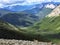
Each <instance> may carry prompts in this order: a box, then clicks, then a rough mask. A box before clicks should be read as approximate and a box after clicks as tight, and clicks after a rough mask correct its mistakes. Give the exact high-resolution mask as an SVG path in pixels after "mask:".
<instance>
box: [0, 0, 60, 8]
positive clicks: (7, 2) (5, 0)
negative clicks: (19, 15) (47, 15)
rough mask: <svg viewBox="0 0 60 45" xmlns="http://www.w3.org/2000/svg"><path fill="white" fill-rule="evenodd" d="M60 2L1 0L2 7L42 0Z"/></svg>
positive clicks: (57, 0) (0, 6)
mask: <svg viewBox="0 0 60 45" xmlns="http://www.w3.org/2000/svg"><path fill="white" fill-rule="evenodd" d="M51 1H54V2H60V0H0V8H3V7H8V6H15V5H22V6H24V5H33V4H38V3H42V2H51Z"/></svg>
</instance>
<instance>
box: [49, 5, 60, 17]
mask: <svg viewBox="0 0 60 45" xmlns="http://www.w3.org/2000/svg"><path fill="white" fill-rule="evenodd" d="M59 15H60V5H59V6H57V7H56V8H55V9H54V10H53V11H52V12H51V13H50V14H49V15H48V17H54V16H59Z"/></svg>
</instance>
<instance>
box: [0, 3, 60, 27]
mask: <svg viewBox="0 0 60 45" xmlns="http://www.w3.org/2000/svg"><path fill="white" fill-rule="evenodd" d="M59 4H60V3H59V2H47V3H41V4H36V5H30V6H28V7H27V6H20V5H16V6H13V7H11V9H9V8H10V7H5V8H0V19H2V20H4V21H6V22H8V23H11V24H13V25H15V26H24V27H25V26H31V25H33V24H34V23H35V22H37V21H39V20H41V19H42V18H44V17H45V16H46V15H48V14H49V13H51V11H52V10H53V9H55V8H56V7H57V6H58V5H59ZM22 7H23V8H22ZM22 9H23V10H22Z"/></svg>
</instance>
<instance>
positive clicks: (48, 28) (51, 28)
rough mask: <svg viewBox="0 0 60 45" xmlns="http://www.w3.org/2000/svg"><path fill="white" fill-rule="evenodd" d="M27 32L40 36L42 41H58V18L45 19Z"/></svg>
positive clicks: (59, 33)
mask: <svg viewBox="0 0 60 45" xmlns="http://www.w3.org/2000/svg"><path fill="white" fill-rule="evenodd" d="M29 30H30V31H31V30H32V31H33V32H35V34H37V35H38V34H39V35H41V36H42V37H43V38H41V39H42V40H44V41H53V42H57V41H60V16H58V17H46V18H44V19H43V20H41V21H40V22H38V23H36V24H34V26H32V27H29Z"/></svg>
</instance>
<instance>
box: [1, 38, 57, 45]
mask: <svg viewBox="0 0 60 45" xmlns="http://www.w3.org/2000/svg"><path fill="white" fill-rule="evenodd" d="M0 45H57V44H52V42H38V41H25V40H8V39H0Z"/></svg>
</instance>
